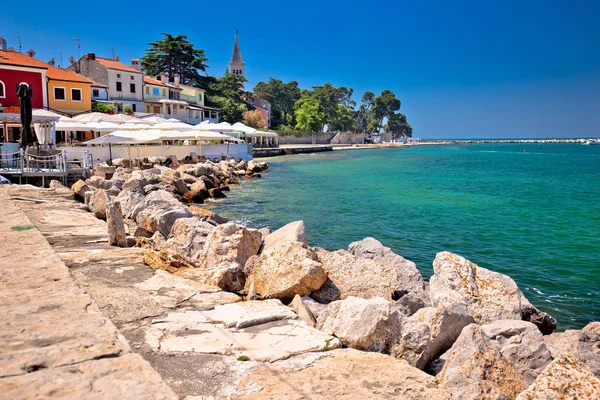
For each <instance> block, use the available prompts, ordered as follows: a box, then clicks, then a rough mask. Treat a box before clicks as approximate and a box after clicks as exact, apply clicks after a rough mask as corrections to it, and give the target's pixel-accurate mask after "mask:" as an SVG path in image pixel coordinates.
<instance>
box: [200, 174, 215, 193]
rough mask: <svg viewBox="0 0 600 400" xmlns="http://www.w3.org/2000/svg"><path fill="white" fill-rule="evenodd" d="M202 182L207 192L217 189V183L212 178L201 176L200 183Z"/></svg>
mask: <svg viewBox="0 0 600 400" xmlns="http://www.w3.org/2000/svg"><path fill="white" fill-rule="evenodd" d="M200 181H202V182H203V183H204V187H205V188H206V190H210V189H214V188H216V187H217V185H216V184H215V182H214V181H213V180H212V179H211V178H209V177H208V176H207V175H202V176H200V179H198V182H200Z"/></svg>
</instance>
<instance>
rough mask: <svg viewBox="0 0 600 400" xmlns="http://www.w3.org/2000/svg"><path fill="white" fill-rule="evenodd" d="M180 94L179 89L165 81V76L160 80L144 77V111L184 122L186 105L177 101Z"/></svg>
mask: <svg viewBox="0 0 600 400" xmlns="http://www.w3.org/2000/svg"><path fill="white" fill-rule="evenodd" d="M180 92H181V89H179V88H177V87H175V86H173V85H171V84H169V83H167V82H166V81H165V74H162V75H161V80H158V79H154V78H152V77H150V76H144V111H145V112H146V113H151V114H159V115H161V116H162V117H163V118H176V119H178V120H180V121H185V120H186V106H187V103H185V102H183V101H181V100H179V93H180Z"/></svg>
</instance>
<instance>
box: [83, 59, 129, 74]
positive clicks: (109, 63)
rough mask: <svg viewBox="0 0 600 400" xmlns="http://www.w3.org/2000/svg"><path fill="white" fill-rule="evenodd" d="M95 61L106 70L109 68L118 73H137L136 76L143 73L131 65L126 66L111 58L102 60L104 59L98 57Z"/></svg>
mask: <svg viewBox="0 0 600 400" xmlns="http://www.w3.org/2000/svg"><path fill="white" fill-rule="evenodd" d="M94 61H96V62H97V63H98V64H100V65H102V66H104V67H106V68H109V69H116V70H118V71H127V72H135V73H136V74H141V72H140V71H138V70H137V69H135V68H133V67H131V66H129V65H125V64H123V63H122V62H120V61H116V60H111V59H109V58H102V57H96V58H95V59H94Z"/></svg>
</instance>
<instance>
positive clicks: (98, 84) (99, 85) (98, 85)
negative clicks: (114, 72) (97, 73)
mask: <svg viewBox="0 0 600 400" xmlns="http://www.w3.org/2000/svg"><path fill="white" fill-rule="evenodd" d="M92 86H94V87H103V88H107V87H108V86H106V85H103V84H102V83H98V82H95V81H92Z"/></svg>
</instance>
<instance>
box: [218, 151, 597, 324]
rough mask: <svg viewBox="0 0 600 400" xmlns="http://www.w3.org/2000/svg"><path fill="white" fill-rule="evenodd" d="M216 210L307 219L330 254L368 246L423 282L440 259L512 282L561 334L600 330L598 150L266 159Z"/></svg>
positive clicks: (275, 222)
mask: <svg viewBox="0 0 600 400" xmlns="http://www.w3.org/2000/svg"><path fill="white" fill-rule="evenodd" d="M266 161H267V162H268V163H269V165H270V170H269V171H268V172H266V173H264V174H263V179H261V180H245V181H244V182H243V183H242V184H241V185H239V186H237V187H234V188H232V192H231V194H230V195H229V197H228V198H227V199H226V200H225V201H222V202H219V203H218V204H216V205H215V207H216V211H217V212H219V213H220V214H222V215H225V216H228V217H230V218H232V219H234V220H237V221H240V222H243V223H245V224H247V225H248V226H250V227H263V226H268V227H270V228H271V229H277V228H279V227H281V226H282V225H284V224H286V223H288V222H291V221H295V220H304V222H305V223H306V225H307V230H308V237H309V242H310V245H312V246H321V247H324V248H326V249H328V250H336V249H341V248H347V246H348V244H349V243H351V242H353V241H355V240H360V239H363V238H365V237H367V236H373V237H375V238H377V239H378V240H380V241H381V242H382V243H383V244H384V245H386V246H389V247H391V248H392V250H393V251H395V252H396V253H399V254H401V255H403V256H404V257H406V258H408V259H410V260H412V261H414V262H415V263H416V264H417V266H418V268H419V269H420V270H421V272H422V273H423V275H424V276H425V277H426V278H427V279H428V278H429V277H430V276H431V274H432V266H431V264H432V261H433V259H434V258H435V254H436V253H437V252H440V251H443V250H448V251H451V252H454V253H457V254H460V255H462V256H464V257H466V258H468V259H469V260H471V261H473V262H475V263H476V264H478V265H479V266H482V267H485V268H488V269H491V270H494V271H498V272H501V273H504V274H508V275H510V276H511V277H512V278H513V279H514V280H515V281H516V282H517V284H518V285H519V287H520V288H521V290H522V291H523V292H524V293H525V296H526V297H527V298H528V299H529V300H530V301H531V302H532V303H533V304H534V305H536V306H537V307H538V308H540V309H542V310H544V311H546V312H549V313H550V314H551V315H553V316H554V317H555V318H557V319H558V322H559V330H564V329H570V328H581V327H583V326H584V325H586V324H587V323H588V322H590V321H593V320H600V146H582V145H578V144H541V145H538V144H496V145H494V144H477V145H456V146H415V147H411V148H398V149H377V150H375V149H373V150H371V149H369V150H348V151H334V152H329V153H319V154H309V155H297V156H286V157H277V158H270V159H267V160H266Z"/></svg>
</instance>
